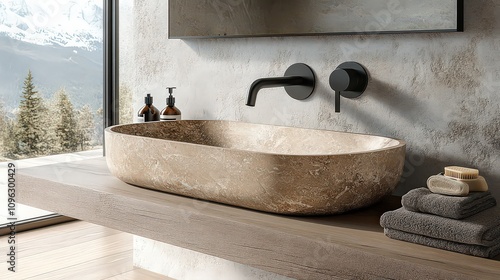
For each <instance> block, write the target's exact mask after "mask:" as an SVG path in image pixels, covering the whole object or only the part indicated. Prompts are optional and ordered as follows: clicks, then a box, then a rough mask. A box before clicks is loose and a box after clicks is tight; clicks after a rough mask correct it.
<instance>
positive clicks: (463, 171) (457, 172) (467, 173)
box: [444, 166, 479, 179]
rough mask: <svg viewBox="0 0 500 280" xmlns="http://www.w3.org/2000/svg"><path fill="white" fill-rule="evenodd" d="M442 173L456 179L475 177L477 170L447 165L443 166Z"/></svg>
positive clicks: (477, 173)
mask: <svg viewBox="0 0 500 280" xmlns="http://www.w3.org/2000/svg"><path fill="white" fill-rule="evenodd" d="M444 175H445V176H449V177H453V178H457V179H477V177H478V176H479V170H477V169H474V168H467V167H460V166H447V167H445V168H444Z"/></svg>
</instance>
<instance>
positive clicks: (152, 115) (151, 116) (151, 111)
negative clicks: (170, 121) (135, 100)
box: [137, 93, 160, 122]
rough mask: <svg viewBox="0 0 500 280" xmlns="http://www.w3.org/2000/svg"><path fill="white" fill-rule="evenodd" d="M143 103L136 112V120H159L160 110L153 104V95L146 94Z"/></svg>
mask: <svg viewBox="0 0 500 280" xmlns="http://www.w3.org/2000/svg"><path fill="white" fill-rule="evenodd" d="M144 103H145V105H144V106H142V108H141V109H140V110H139V112H138V113H137V122H152V121H159V120H160V111H159V110H158V109H157V108H156V107H155V106H154V105H153V97H152V96H151V94H149V93H148V94H147V95H146V97H144Z"/></svg>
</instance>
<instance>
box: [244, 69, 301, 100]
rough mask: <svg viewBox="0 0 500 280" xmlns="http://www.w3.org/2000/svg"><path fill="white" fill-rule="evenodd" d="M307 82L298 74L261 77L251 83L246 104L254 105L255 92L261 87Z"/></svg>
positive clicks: (294, 84)
mask: <svg viewBox="0 0 500 280" xmlns="http://www.w3.org/2000/svg"><path fill="white" fill-rule="evenodd" d="M305 83H307V81H306V79H305V78H303V77H299V76H290V77H276V78H262V79H258V80H256V81H255V82H253V83H252V85H251V86H250V91H249V92H248V99H247V106H252V107H254V106H255V101H256V100H257V93H258V92H259V90H261V89H263V88H273V87H286V86H296V85H302V84H305Z"/></svg>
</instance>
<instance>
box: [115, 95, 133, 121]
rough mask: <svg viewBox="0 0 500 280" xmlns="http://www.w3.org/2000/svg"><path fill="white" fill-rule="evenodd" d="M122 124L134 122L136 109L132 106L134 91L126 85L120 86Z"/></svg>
mask: <svg viewBox="0 0 500 280" xmlns="http://www.w3.org/2000/svg"><path fill="white" fill-rule="evenodd" d="M118 104H119V106H120V114H119V117H120V120H119V123H120V124H126V123H132V122H133V121H134V108H133V106H132V91H131V90H130V88H129V87H128V86H126V85H120V93H119V103H118Z"/></svg>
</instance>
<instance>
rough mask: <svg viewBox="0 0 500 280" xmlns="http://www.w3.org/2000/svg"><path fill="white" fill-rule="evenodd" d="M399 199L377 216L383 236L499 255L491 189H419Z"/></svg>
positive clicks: (498, 219)
mask: <svg viewBox="0 0 500 280" xmlns="http://www.w3.org/2000/svg"><path fill="white" fill-rule="evenodd" d="M401 202H402V204H403V207H401V208H399V209H397V210H394V211H389V212H386V213H384V214H383V215H382V217H381V218H380V225H381V226H382V227H383V228H384V233H385V235H386V236H388V237H390V238H393V239H398V240H403V241H408V242H412V243H417V244H422V245H426V246H430V247H435V248H440V249H444V250H449V251H454V252H459V253H463V254H468V255H473V256H478V257H485V258H494V257H495V256H496V255H498V254H500V207H498V206H496V200H495V198H494V197H493V196H492V195H491V193H490V192H471V193H470V194H469V196H466V197H458V196H446V195H441V194H435V193H432V192H431V191H429V189H427V188H418V189H414V190H411V191H410V192H408V193H407V194H406V195H404V196H403V198H402V201H401Z"/></svg>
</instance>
